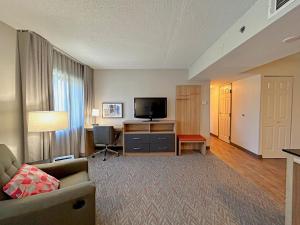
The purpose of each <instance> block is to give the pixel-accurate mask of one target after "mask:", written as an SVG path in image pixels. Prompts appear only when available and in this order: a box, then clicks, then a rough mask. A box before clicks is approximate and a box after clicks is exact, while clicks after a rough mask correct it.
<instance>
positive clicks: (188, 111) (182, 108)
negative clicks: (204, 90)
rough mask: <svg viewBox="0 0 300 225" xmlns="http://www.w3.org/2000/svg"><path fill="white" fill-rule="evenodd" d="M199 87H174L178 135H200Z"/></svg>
mask: <svg viewBox="0 0 300 225" xmlns="http://www.w3.org/2000/svg"><path fill="white" fill-rule="evenodd" d="M200 117H201V86H200V85H179V86H177V87H176V129H177V135H178V134H200Z"/></svg>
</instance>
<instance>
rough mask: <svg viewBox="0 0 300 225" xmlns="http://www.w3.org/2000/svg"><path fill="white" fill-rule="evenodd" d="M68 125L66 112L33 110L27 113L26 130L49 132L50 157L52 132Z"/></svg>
mask: <svg viewBox="0 0 300 225" xmlns="http://www.w3.org/2000/svg"><path fill="white" fill-rule="evenodd" d="M68 127H69V119H68V113H67V112H55V111H35V112H29V113H28V132H49V134H50V143H49V145H50V154H49V155H50V158H51V159H52V151H53V149H52V133H53V132H54V131H58V130H64V129H66V128H68Z"/></svg>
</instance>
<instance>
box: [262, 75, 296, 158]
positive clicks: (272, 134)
mask: <svg viewBox="0 0 300 225" xmlns="http://www.w3.org/2000/svg"><path fill="white" fill-rule="evenodd" d="M292 94H293V78H292V77H264V78H263V85H262V137H261V140H262V143H261V145H262V156H263V158H284V154H283V153H282V149H283V148H289V147H290V142H291V114H292V112H291V111H292V97H293V96H292Z"/></svg>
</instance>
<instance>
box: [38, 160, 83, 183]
mask: <svg viewBox="0 0 300 225" xmlns="http://www.w3.org/2000/svg"><path fill="white" fill-rule="evenodd" d="M34 166H36V167H38V168H39V169H41V170H43V171H44V172H46V173H48V174H50V175H51V176H54V177H56V178H57V179H60V178H62V177H66V176H69V175H71V174H74V173H78V172H80V171H86V172H88V160H87V159H85V158H80V159H74V160H67V161H62V162H54V163H44V164H36V165H34Z"/></svg>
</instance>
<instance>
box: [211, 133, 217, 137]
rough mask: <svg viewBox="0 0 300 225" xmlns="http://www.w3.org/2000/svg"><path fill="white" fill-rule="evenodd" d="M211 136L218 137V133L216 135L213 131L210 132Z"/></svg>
mask: <svg viewBox="0 0 300 225" xmlns="http://www.w3.org/2000/svg"><path fill="white" fill-rule="evenodd" d="M210 135H211V136H213V137H216V138H218V135H215V134H213V133H210Z"/></svg>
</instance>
